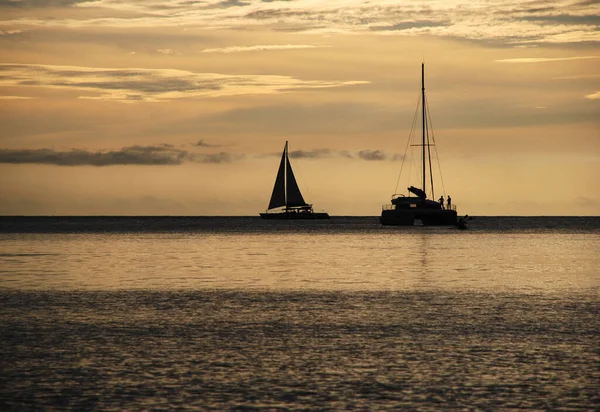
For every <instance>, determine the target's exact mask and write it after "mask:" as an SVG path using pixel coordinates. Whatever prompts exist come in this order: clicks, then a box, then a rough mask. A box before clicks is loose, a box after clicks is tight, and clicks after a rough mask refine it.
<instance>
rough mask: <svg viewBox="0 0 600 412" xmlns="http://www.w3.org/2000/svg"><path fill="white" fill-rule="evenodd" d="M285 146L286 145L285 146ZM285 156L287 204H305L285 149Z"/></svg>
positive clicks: (291, 205) (290, 205)
mask: <svg viewBox="0 0 600 412" xmlns="http://www.w3.org/2000/svg"><path fill="white" fill-rule="evenodd" d="M286 148H287V146H286ZM285 156H286V160H287V162H286V175H287V176H286V177H287V179H286V180H287V205H288V206H289V207H294V206H306V202H305V201H304V198H303V197H302V193H300V188H299V187H298V183H296V178H295V177H294V172H293V171H292V165H291V164H290V159H289V158H287V151H286V153H285Z"/></svg>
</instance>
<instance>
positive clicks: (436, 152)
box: [427, 103, 446, 200]
mask: <svg viewBox="0 0 600 412" xmlns="http://www.w3.org/2000/svg"><path fill="white" fill-rule="evenodd" d="M427 117H428V118H429V123H431V140H433V147H434V149H435V158H436V160H437V164H438V171H439V173H440V181H441V182H442V191H443V194H444V196H445V195H446V186H444V176H443V175H442V166H441V164H440V155H439V154H438V151H437V144H436V143H435V133H434V132H433V123H432V122H431V113H430V112H429V103H427ZM434 200H435V198H434Z"/></svg>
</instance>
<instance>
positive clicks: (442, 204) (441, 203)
mask: <svg viewBox="0 0 600 412" xmlns="http://www.w3.org/2000/svg"><path fill="white" fill-rule="evenodd" d="M439 202H440V205H441V206H442V209H443V208H444V195H442V196H440V200H439Z"/></svg>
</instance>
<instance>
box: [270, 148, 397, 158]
mask: <svg viewBox="0 0 600 412" xmlns="http://www.w3.org/2000/svg"><path fill="white" fill-rule="evenodd" d="M267 156H281V152H278V153H269V154H268V155H267ZM289 156H290V157H291V158H292V159H327V158H333V157H339V158H346V159H354V160H367V161H384V160H390V161H397V160H401V159H402V155H399V154H393V155H390V154H388V153H387V152H385V151H384V150H380V149H364V150H360V151H358V152H356V153H352V152H349V151H347V150H332V149H312V150H292V151H290V152H289ZM259 157H264V156H259Z"/></svg>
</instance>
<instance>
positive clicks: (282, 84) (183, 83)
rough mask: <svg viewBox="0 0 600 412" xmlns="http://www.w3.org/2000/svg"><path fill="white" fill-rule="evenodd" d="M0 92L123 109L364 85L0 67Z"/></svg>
mask: <svg viewBox="0 0 600 412" xmlns="http://www.w3.org/2000/svg"><path fill="white" fill-rule="evenodd" d="M0 74H1V76H0V86H9V87H46V88H55V89H66V90H73V91H84V92H87V93H86V94H85V95H82V96H80V98H81V99H97V100H114V101H119V102H124V103H131V102H139V101H146V102H161V101H168V100H172V99H178V98H196V97H219V96H232V95H240V94H273V93H285V92H291V91H293V90H297V89H302V90H308V89H319V88H330V87H342V86H350V85H356V84H364V83H368V82H365V81H320V80H299V79H296V78H293V77H290V76H277V75H227V74H218V73H195V72H189V71H185V70H174V69H138V68H126V69H109V68H93V67H80V66H52V65H41V64H8V63H0Z"/></svg>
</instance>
